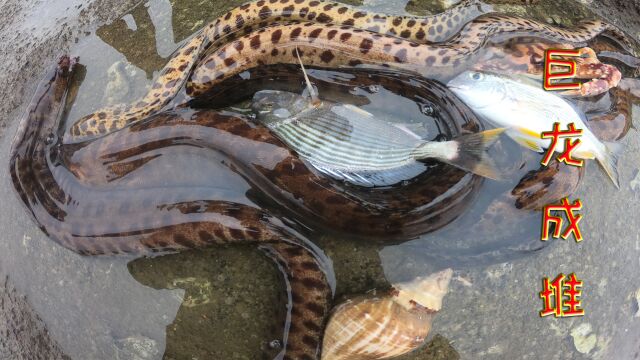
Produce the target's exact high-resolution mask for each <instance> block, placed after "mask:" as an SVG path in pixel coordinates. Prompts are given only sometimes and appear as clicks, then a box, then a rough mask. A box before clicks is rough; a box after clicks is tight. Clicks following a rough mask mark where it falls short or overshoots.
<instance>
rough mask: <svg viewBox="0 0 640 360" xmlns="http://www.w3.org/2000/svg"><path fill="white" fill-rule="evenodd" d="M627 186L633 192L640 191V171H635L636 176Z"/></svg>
mask: <svg viewBox="0 0 640 360" xmlns="http://www.w3.org/2000/svg"><path fill="white" fill-rule="evenodd" d="M629 185H630V186H631V190H633V191H638V190H640V170H636V175H635V176H634V177H633V180H631V182H630V183H629Z"/></svg>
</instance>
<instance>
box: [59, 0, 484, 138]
mask: <svg viewBox="0 0 640 360" xmlns="http://www.w3.org/2000/svg"><path fill="white" fill-rule="evenodd" d="M489 11H491V7H489V6H487V5H486V4H484V3H482V2H480V1H479V0H465V1H463V2H461V3H460V4H458V5H457V6H455V7H453V8H451V9H449V10H447V11H445V12H443V13H441V14H437V15H434V16H426V17H420V16H387V15H384V14H377V13H372V12H367V11H363V10H359V9H356V8H353V7H351V6H349V5H346V4H342V3H337V2H330V1H319V0H269V1H266V0H258V1H253V2H249V3H246V4H244V5H242V6H240V7H237V8H235V9H232V10H231V11H229V12H227V13H226V14H224V15H222V16H220V17H219V18H218V19H216V20H214V21H212V22H211V23H209V24H208V25H206V26H205V27H204V28H203V29H202V30H201V31H200V32H198V33H197V34H196V35H194V36H193V37H192V38H191V39H190V40H189V41H188V42H187V43H186V44H184V45H183V46H182V48H181V49H179V50H178V51H177V52H176V53H175V54H174V56H172V58H171V60H170V61H169V62H168V63H167V65H166V66H165V67H164V69H163V70H162V71H161V72H160V75H159V76H158V78H157V80H156V81H155V82H154V84H153V86H152V89H151V91H150V92H149V93H148V94H147V95H145V96H144V97H143V98H142V99H141V100H139V101H137V102H136V103H134V104H130V105H119V106H115V107H110V108H105V109H100V110H98V111H96V112H94V113H93V114H89V115H87V116H84V117H83V118H81V119H80V120H79V121H78V126H75V127H74V129H73V130H72V131H71V134H72V136H73V138H74V139H75V140H82V139H86V138H88V135H89V133H88V131H84V130H82V129H81V128H83V127H84V126H83V125H82V124H84V123H87V124H89V127H91V128H92V130H91V133H92V134H97V133H98V132H99V133H106V132H110V131H114V130H115V129H116V128H122V127H124V126H125V125H126V124H128V123H131V122H133V121H135V120H137V119H141V118H143V117H146V116H148V115H149V114H151V113H153V112H156V111H157V110H159V109H161V108H162V107H164V106H165V105H167V104H168V103H169V101H170V100H171V99H173V97H174V96H175V94H176V93H177V91H178V90H179V89H180V87H181V86H182V85H183V84H184V82H185V81H186V80H187V77H188V76H189V74H190V71H191V70H192V69H193V67H194V65H195V64H196V63H197V61H198V59H199V58H201V57H203V55H204V54H205V53H206V52H207V51H209V52H210V51H212V50H216V49H217V48H219V47H220V46H221V45H223V44H224V43H226V42H230V41H232V40H233V39H235V38H237V37H238V36H241V35H246V34H249V33H251V32H252V31H254V30H256V29H258V28H262V27H265V26H268V25H272V24H274V23H279V22H283V21H286V22H290V21H314V22H316V23H332V24H338V25H345V26H353V27H355V28H361V29H367V30H370V31H375V32H379V33H383V34H389V35H396V36H399V37H402V38H406V39H410V40H413V41H416V42H440V41H444V40H447V39H449V38H450V37H451V36H453V35H454V34H456V33H457V32H458V31H459V30H460V28H461V27H462V26H463V25H464V24H465V23H467V22H468V21H470V20H472V19H473V18H475V17H477V16H478V15H480V14H483V13H486V12H489ZM107 123H113V125H106V124H107ZM93 128H95V129H93Z"/></svg>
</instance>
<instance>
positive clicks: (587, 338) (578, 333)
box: [571, 323, 598, 354]
mask: <svg viewBox="0 0 640 360" xmlns="http://www.w3.org/2000/svg"><path fill="white" fill-rule="evenodd" d="M571 337H572V338H573V345H574V346H575V347H576V350H577V351H578V352H579V353H581V354H588V353H589V352H590V351H591V350H593V348H594V347H596V344H597V343H598V337H597V336H596V334H593V333H592V332H591V324H589V323H584V324H580V325H578V326H576V327H575V328H573V329H572V330H571Z"/></svg>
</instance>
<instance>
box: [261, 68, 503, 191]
mask: <svg viewBox="0 0 640 360" xmlns="http://www.w3.org/2000/svg"><path fill="white" fill-rule="evenodd" d="M303 71H304V67H303ZM304 75H305V78H306V72H305V73H304ZM306 79H307V90H306V91H308V92H309V95H310V96H305V95H304V93H303V94H296V93H292V92H286V91H273V90H263V91H259V92H257V93H255V95H254V96H253V100H252V103H251V108H252V111H253V112H254V114H255V115H256V118H257V120H258V121H259V122H260V123H261V124H263V125H265V126H267V127H268V128H269V129H270V130H271V131H272V132H273V133H274V134H275V135H276V136H277V137H278V138H279V139H281V140H282V141H283V142H284V143H286V144H287V145H288V146H289V147H290V148H291V149H293V150H294V151H296V152H297V153H298V155H299V156H300V157H301V158H303V159H304V160H306V161H307V162H309V163H310V164H311V165H312V166H313V167H314V168H316V169H317V170H318V171H320V172H321V173H323V174H326V175H328V176H330V177H333V178H335V179H339V180H344V181H347V182H350V183H352V184H355V185H359V186H366V187H373V186H388V185H393V184H396V183H399V182H401V181H404V180H408V179H411V178H414V177H415V176H417V175H419V174H420V173H422V172H423V171H424V170H425V165H424V163H422V162H421V160H424V159H436V160H439V161H442V162H445V163H447V164H451V165H453V166H456V167H458V168H461V169H463V170H466V171H470V172H473V173H475V174H478V175H481V176H484V177H488V178H491V179H497V178H498V175H497V173H496V171H495V170H494V166H493V161H492V160H491V159H490V158H489V156H488V154H487V153H486V151H485V150H486V149H487V147H489V146H490V145H491V144H492V143H493V142H495V140H496V139H497V138H498V136H499V134H500V133H502V131H503V129H493V130H488V131H484V132H481V133H475V134H470V135H465V136H461V137H458V138H456V139H454V140H451V141H445V142H435V141H427V140H424V139H422V138H420V137H419V136H416V135H415V134H412V133H409V132H408V131H407V130H406V129H402V128H401V127H398V126H395V125H393V124H392V123H391V122H388V121H384V120H383V119H379V118H377V117H375V116H374V115H372V114H371V113H369V112H367V111H365V110H362V109H360V108H358V107H356V106H353V105H349V104H340V103H332V102H328V101H321V100H320V99H319V98H318V97H317V95H316V94H315V90H314V89H313V87H312V86H311V83H310V82H309V81H308V78H306Z"/></svg>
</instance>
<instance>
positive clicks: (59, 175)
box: [10, 57, 480, 359]
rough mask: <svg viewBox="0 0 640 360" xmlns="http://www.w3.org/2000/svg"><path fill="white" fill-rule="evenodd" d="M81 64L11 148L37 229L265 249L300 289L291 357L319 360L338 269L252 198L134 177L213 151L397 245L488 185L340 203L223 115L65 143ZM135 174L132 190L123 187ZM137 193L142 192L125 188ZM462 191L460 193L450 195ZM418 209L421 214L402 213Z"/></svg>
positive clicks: (334, 191)
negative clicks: (179, 157)
mask: <svg viewBox="0 0 640 360" xmlns="http://www.w3.org/2000/svg"><path fill="white" fill-rule="evenodd" d="M77 66H78V65H77V64H75V61H74V60H73V59H70V58H68V57H63V58H62V59H61V60H60V62H59V64H58V66H57V67H56V69H55V70H54V71H53V72H52V73H50V74H49V75H48V78H47V81H45V82H44V83H42V84H41V85H40V87H39V88H38V90H37V93H36V95H35V97H34V99H33V101H32V103H31V105H30V107H29V110H28V113H27V114H26V116H25V117H24V118H23V119H22V121H21V123H20V128H19V130H18V133H17V135H16V138H15V139H14V142H13V144H12V149H11V160H10V172H11V178H12V181H13V183H14V186H15V188H16V190H17V192H18V194H19V196H20V198H21V199H22V201H23V202H24V203H25V205H26V207H27V209H28V211H29V213H30V214H31V215H32V217H33V218H34V220H35V221H36V223H37V224H39V226H40V228H41V229H42V230H43V231H44V232H45V233H46V234H47V235H48V236H49V237H51V238H52V239H54V240H55V241H57V242H59V243H60V244H61V245H63V246H65V247H66V248H68V249H71V250H73V251H75V252H77V253H80V254H84V255H99V254H118V253H135V254H144V253H149V252H161V251H173V250H180V249H185V248H199V247H205V246H213V245H219V244H232V243H255V244H257V245H258V246H260V247H261V248H263V249H264V250H265V251H266V252H267V254H268V255H269V256H270V257H272V258H273V259H274V260H275V261H277V262H278V263H279V264H280V268H281V269H282V271H283V272H284V274H285V279H286V281H287V283H288V287H289V288H290V294H291V298H290V306H291V308H290V311H289V316H290V320H289V322H288V328H285V334H284V338H283V339H284V341H283V349H282V352H283V354H285V355H284V358H285V359H315V358H317V357H318V354H319V352H320V348H319V347H320V345H319V344H320V343H321V342H320V339H321V338H322V331H323V329H324V323H325V320H326V317H327V315H328V312H329V309H330V305H331V301H330V299H331V296H332V288H331V283H332V280H331V279H330V278H328V276H330V275H327V274H331V267H330V264H329V262H328V261H327V259H326V258H325V257H324V255H323V254H322V253H321V252H320V251H318V250H317V249H316V248H315V247H314V246H313V245H312V244H311V243H310V242H309V241H308V240H307V239H306V238H305V236H304V235H302V234H300V233H298V232H297V231H296V230H294V229H293V228H292V227H290V226H288V225H287V224H286V223H285V222H283V220H281V219H279V218H277V217H275V216H273V215H272V214H269V213H266V212H264V211H263V210H262V209H260V208H259V207H256V206H252V205H248V204H247V202H246V200H245V201H244V202H243V201H242V199H241V197H242V196H243V194H237V193H233V192H229V191H228V190H226V191H225V190H222V189H216V188H207V189H201V190H203V191H198V189H194V188H193V187H191V186H180V184H177V185H175V186H172V187H171V191H167V190H166V188H157V187H149V188H146V187H145V186H144V184H145V182H144V179H139V180H134V181H133V182H130V181H131V176H134V179H136V178H135V176H136V175H138V174H136V173H135V172H134V170H136V169H138V168H140V167H141V166H142V165H144V164H145V163H147V162H148V161H150V160H152V159H153V158H154V157H155V156H157V154H153V150H154V149H160V148H163V147H167V146H172V145H189V146H196V147H199V148H208V149H211V150H214V151H216V152H218V153H221V154H222V155H223V156H225V157H226V158H228V163H229V165H228V166H229V167H230V168H231V169H234V170H235V171H236V172H237V173H238V174H239V175H240V176H242V178H243V179H245V181H247V182H248V183H249V184H250V185H251V187H252V189H254V190H252V191H257V192H260V193H262V192H266V193H267V194H269V195H271V196H273V197H274V198H275V199H276V200H277V201H278V202H279V203H280V204H281V205H283V206H286V204H293V205H291V206H297V205H296V204H298V203H299V202H300V201H299V200H296V199H304V200H303V202H304V205H305V206H307V207H308V208H309V209H311V211H313V212H316V213H317V217H318V218H320V219H322V220H324V221H329V223H330V224H331V222H332V221H337V219H341V220H340V221H341V222H337V224H338V225H339V226H341V227H343V228H345V229H351V230H353V228H354V227H355V228H356V230H361V231H363V232H365V231H364V230H365V229H367V230H368V231H371V232H375V231H381V232H383V234H385V233H386V234H395V235H397V236H396V238H397V237H398V236H399V237H401V238H406V237H407V236H409V235H410V234H407V233H406V232H415V233H422V232H424V231H429V229H431V230H432V229H435V228H439V227H441V226H443V225H445V224H446V223H448V222H450V221H452V220H453V219H455V217H456V216H457V215H459V213H460V212H461V211H463V209H464V208H465V207H466V204H468V203H469V200H470V199H471V198H472V197H473V196H474V194H475V190H477V188H478V186H479V184H480V179H479V178H478V177H474V176H471V175H467V174H465V173H464V172H463V171H460V170H457V169H455V168H452V167H448V166H446V165H441V166H440V165H438V166H437V168H438V169H437V171H435V173H437V176H436V175H433V176H432V177H431V178H429V176H427V177H426V180H427V181H424V180H423V181H422V182H420V183H418V184H415V186H407V187H406V189H404V190H403V189H399V190H394V191H391V190H387V192H386V193H384V192H383V193H381V194H378V195H379V197H380V198H382V199H384V201H380V202H378V203H375V202H374V204H370V199H365V198H364V197H363V198H358V197H357V196H354V195H353V194H349V193H348V192H347V193H345V194H343V193H340V191H338V188H337V187H336V184H335V183H334V182H332V181H330V180H328V179H325V178H321V177H318V176H317V175H316V174H315V173H314V172H312V170H310V169H309V168H307V167H306V165H305V164H303V163H302V162H301V161H300V160H299V159H297V157H296V156H295V155H294V154H293V153H292V152H291V151H290V150H288V149H287V148H286V147H285V146H284V145H283V144H282V143H281V142H280V141H278V140H277V139H276V138H274V137H273V136H272V135H271V134H270V133H269V131H268V130H267V129H265V128H262V127H256V126H255V125H253V124H251V123H250V121H248V120H247V119H243V118H241V117H239V116H237V115H234V114H230V113H221V112H215V111H204V112H201V113H199V114H197V116H195V115H193V111H192V110H187V109H183V110H180V111H182V112H178V113H168V114H160V115H157V116H155V117H151V118H150V119H148V121H145V122H142V123H139V124H136V125H134V126H132V127H129V128H127V129H124V130H122V131H120V132H118V133H114V134H111V135H109V136H105V137H102V138H99V139H95V140H93V141H89V142H85V143H74V144H64V143H62V142H61V140H60V139H62V133H63V128H62V127H61V126H60V121H61V118H62V115H63V109H64V107H65V103H66V100H67V89H68V86H69V82H70V79H71V76H72V74H73V72H74V68H75V67H77ZM371 81H372V82H377V83H379V82H380V79H376V78H372V80H371ZM389 82H393V81H391V80H389ZM429 87H430V83H429V82H428V81H426V80H425V84H423V85H422V86H421V87H418V89H419V91H418V94H417V95H415V96H416V97H417V98H419V97H420V96H427V97H429V96H430V95H429V94H430V92H431V91H432V90H430V89H429ZM445 89H446V88H444V87H443V88H442V90H441V91H446V90H445ZM403 91H404V90H403ZM420 92H424V93H425V94H420ZM431 96H433V95H431ZM458 106H461V105H460V104H458ZM452 108H453V109H456V110H457V111H460V112H461V113H460V114H456V119H457V120H455V121H456V122H454V123H450V124H448V125H449V126H450V128H449V129H448V130H447V131H448V132H449V133H450V134H451V135H453V136H456V135H457V134H458V133H459V132H460V131H462V129H461V126H465V127H467V128H469V129H470V130H471V131H478V130H479V127H480V125H479V124H478V123H477V122H474V121H475V120H474V119H475V118H473V117H471V115H470V114H471V113H470V112H469V110H465V109H464V108H462V107H460V109H458V108H456V106H453V107H452ZM456 110H454V111H456ZM467 116H469V117H467ZM450 118H452V117H451V116H450ZM461 119H462V120H461ZM450 121H451V120H450ZM465 121H466V122H465ZM125 175H129V177H128V178H127V179H126V180H128V181H129V182H126V181H125V182H123V183H122V184H125V185H121V186H119V187H118V186H116V185H118V180H119V179H124V178H125ZM159 176H162V174H159ZM165 176H166V174H165ZM429 179H431V180H432V181H429ZM168 180H170V177H169V178H168ZM434 181H435V182H436V183H434ZM132 183H133V184H137V185H136V186H137V187H136V186H134V187H133V188H130V187H128V186H127V185H126V184H132ZM455 186H457V188H458V189H459V190H458V191H448V190H449V189H450V188H451V187H455ZM250 192H251V191H250ZM354 194H356V195H357V191H354ZM441 195H442V196H441ZM418 205H420V206H418ZM411 207H413V208H414V210H413V212H410V213H407V212H406V211H404V210H410V208H411ZM389 209H395V210H396V212H395V213H389V211H388V210H389ZM385 210H386V211H385ZM276 213H277V212H276ZM394 219H395V220H394ZM359 221H362V223H361V224H359V223H358V222H359ZM356 224H357V225H356ZM332 225H333V224H332ZM365 233H366V232H365ZM414 235H415V234H414ZM391 238H393V236H392V237H391Z"/></svg>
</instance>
